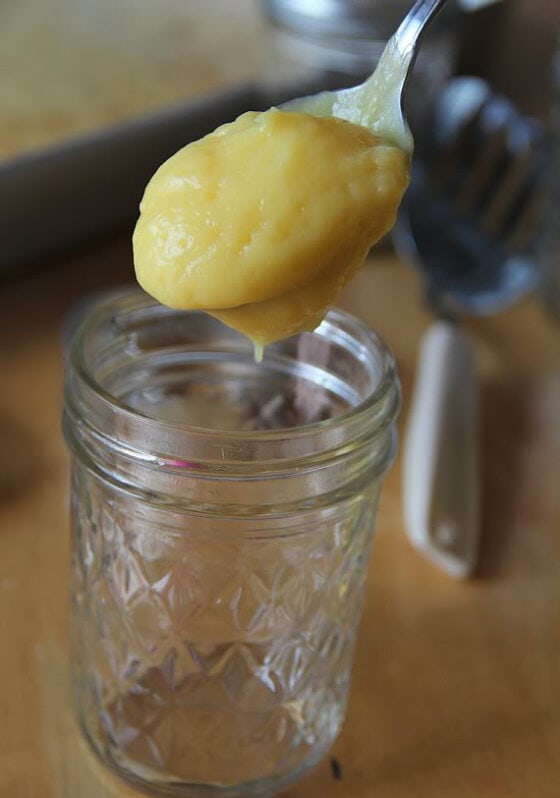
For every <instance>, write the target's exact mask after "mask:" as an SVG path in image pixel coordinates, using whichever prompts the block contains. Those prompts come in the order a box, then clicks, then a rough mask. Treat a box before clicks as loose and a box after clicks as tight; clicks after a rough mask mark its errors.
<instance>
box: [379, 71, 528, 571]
mask: <svg viewBox="0 0 560 798" xmlns="http://www.w3.org/2000/svg"><path fill="white" fill-rule="evenodd" d="M432 130H433V134H432V136H431V138H430V140H429V141H428V142H426V143H425V146H424V152H423V153H420V156H421V157H420V158H419V159H418V161H417V162H416V163H415V166H414V169H413V177H412V182H411V187H410V189H409V192H408V195H407V196H406V198H405V200H404V203H403V206H402V209H401V213H400V216H399V220H398V223H397V225H396V227H395V231H394V241H395V245H396V248H397V250H398V251H399V252H400V253H402V254H403V255H404V256H405V257H407V258H409V259H411V260H412V261H413V262H414V263H415V264H416V265H417V266H418V268H419V269H420V271H421V272H422V275H423V277H424V280H425V286H426V294H427V298H428V301H429V303H430V305H431V307H432V308H433V310H434V312H435V313H436V315H438V316H439V317H440V321H438V322H437V323H436V324H435V325H434V326H433V327H432V328H431V329H430V330H429V331H428V333H427V335H426V337H425V338H424V340H423V342H422V345H421V354H420V360H419V364H418V373H417V383H416V387H415V391H414V396H413V401H412V409H411V415H410V419H409V425H408V430H407V435H406V438H405V447H404V486H403V487H404V513H405V522H406V527H407V532H408V535H409V537H410V539H411V541H412V543H413V544H414V545H415V546H416V547H417V548H418V549H420V550H421V551H422V552H423V553H424V554H425V555H426V556H427V557H428V558H430V559H431V560H433V561H434V562H436V563H437V564H438V565H439V566H440V567H442V568H443V569H444V570H446V571H447V572H448V573H450V574H452V575H454V576H457V577H464V576H467V575H469V574H470V573H472V571H473V570H474V568H475V566H476V562H477V555H478V538H479V478H478V468H477V404H478V400H477V393H478V391H477V385H476V372H475V364H474V357H473V353H472V351H471V347H470V344H469V342H468V340H467V338H466V337H465V336H464V335H463V334H462V333H461V332H460V330H459V328H458V326H457V324H456V321H455V320H456V318H457V317H458V316H459V315H460V314H471V315H477V314H480V315H482V314H487V313H493V312H497V311H499V310H501V309H503V308H505V307H507V306H508V305H510V304H512V303H513V302H515V301H516V300H518V299H519V298H520V297H521V296H523V295H524V294H525V293H527V292H528V291H530V290H532V289H533V288H534V287H535V283H536V278H535V265H534V243H535V242H534V234H535V230H536V224H535V223H536V218H537V207H538V193H539V192H538V185H539V171H540V170H539V157H538V153H539V129H538V127H537V126H536V125H535V123H534V122H532V121H531V120H528V119H526V118H524V117H522V116H521V115H520V114H519V113H518V112H517V110H516V109H515V108H514V107H513V105H512V104H511V103H509V102H508V101H507V100H506V99H505V98H503V97H500V96H497V95H495V94H493V93H492V92H491V91H490V88H489V87H488V85H487V84H486V83H484V82H483V81H481V80H479V79H476V78H459V79H456V80H454V81H451V82H450V84H449V86H448V88H447V89H446V91H445V92H444V93H443V95H442V97H441V99H440V102H439V103H438V106H437V108H436V110H435V116H434V125H433V128H432Z"/></svg>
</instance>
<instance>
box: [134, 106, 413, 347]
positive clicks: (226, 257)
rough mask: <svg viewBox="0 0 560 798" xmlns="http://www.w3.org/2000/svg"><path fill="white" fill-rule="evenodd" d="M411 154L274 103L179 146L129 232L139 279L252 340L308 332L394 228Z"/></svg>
mask: <svg viewBox="0 0 560 798" xmlns="http://www.w3.org/2000/svg"><path fill="white" fill-rule="evenodd" d="M409 170H410V156H409V154H408V153H406V152H405V151H404V150H403V149H400V148H399V147H397V146H395V145H393V144H390V143H388V142H387V141H384V140H382V139H381V138H379V137H378V136H376V135H375V134H373V133H371V132H370V131H369V130H368V129H366V128H365V127H362V126H361V125H357V124H354V123H352V122H347V121H345V120H343V119H339V118H336V117H333V116H313V115H310V114H306V113H299V112H292V111H282V110H279V109H276V108H272V109H270V110H268V111H265V112H263V113H256V112H255V113H253V112H249V113H245V114H243V115H242V116H240V117H239V118H238V119H236V120H235V121H234V122H231V123H229V124H227V125H223V126H222V127H220V128H218V129H217V130H216V131H214V132H213V133H211V134H209V135H208V136H205V137H204V138H202V139H200V140H199V141H196V142H194V143H192V144H189V145H188V146H186V147H184V148H183V149H182V150H179V152H177V153H176V154H175V155H173V156H172V157H171V158H170V159H169V160H168V161H166V162H165V163H164V164H163V165H162V166H161V167H160V168H159V169H158V170H157V172H156V173H155V175H154V176H153V177H152V179H151V180H150V182H149V184H148V186H147V188H146V191H145V194H144V197H143V199H142V202H141V205H140V218H139V220H138V222H137V225H136V229H135V231H134V237H133V245H134V262H135V269H136V276H137V279H138V282H139V283H140V285H141V286H142V287H143V288H144V289H145V290H146V291H147V292H148V293H149V294H151V295H152V296H153V297H154V298H155V299H157V300H159V301H160V302H161V303H162V304H164V305H167V306H169V307H173V308H182V309H185V310H186V309H189V310H192V309H201V310H205V311H207V312H208V313H211V314H212V315H213V316H216V317H217V318H218V319H221V320H222V321H223V322H225V323H226V324H228V325H230V326H231V327H234V328H235V329H237V330H239V331H240V332H242V333H244V334H245V335H247V336H248V337H249V338H251V339H252V340H253V342H254V343H255V344H256V346H257V348H258V347H262V346H264V345H266V344H269V343H271V342H273V341H276V340H279V339H281V338H285V337H287V336H289V335H292V334H294V333H297V332H300V331H302V330H312V329H314V328H315V327H316V326H317V325H318V324H319V323H320V321H321V319H322V318H323V316H324V315H325V313H326V312H327V310H328V308H329V307H330V306H331V305H332V304H333V303H334V302H335V301H336V299H337V297H338V295H339V294H340V292H341V290H342V288H343V287H344V285H345V284H346V283H347V282H348V280H349V279H350V278H351V276H352V274H353V273H354V271H355V270H356V269H357V268H358V267H359V266H361V265H362V263H363V262H364V260H365V258H366V256H367V253H368V251H369V249H370V248H371V247H372V245H373V244H375V243H376V242H377V241H378V240H379V239H380V238H381V237H382V236H383V235H384V234H385V233H387V232H388V231H389V230H390V229H391V227H392V226H393V224H394V221H395V216H396V213H397V208H398V205H399V203H400V200H401V198H402V195H403V193H404V191H405V189H406V187H407V185H408V181H409Z"/></svg>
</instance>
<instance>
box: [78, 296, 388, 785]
mask: <svg viewBox="0 0 560 798" xmlns="http://www.w3.org/2000/svg"><path fill="white" fill-rule="evenodd" d="M398 404H399V386H398V380H397V378H396V374H395V366H394V362H393V359H392V357H391V355H390V354H389V352H388V351H387V350H386V349H385V347H384V346H383V344H382V343H381V342H380V341H379V339H378V338H377V337H376V336H375V335H374V334H373V333H372V332H371V331H369V330H368V329H367V328H366V327H365V326H364V325H363V324H361V323H360V322H359V321H358V320H356V319H354V318H352V317H351V316H349V315H348V314H345V313H342V312H340V311H336V310H334V311H331V312H330V313H329V314H328V316H327V318H326V320H325V321H324V322H323V323H322V324H321V325H320V327H319V328H318V329H317V330H316V331H315V332H314V333H304V334H302V335H299V336H295V337H293V338H291V339H288V340H286V341H282V342H280V343H278V344H274V345H272V346H270V347H267V350H266V356H265V358H264V360H263V362H262V363H260V364H257V363H255V360H254V358H253V351H252V347H251V345H250V343H249V341H248V340H247V339H245V338H243V337H242V336H240V335H239V334H237V333H235V332H233V331H232V330H230V329H228V328H226V327H224V326H223V325H221V324H219V323H218V322H217V321H216V320H215V319H212V318H211V317H210V316H207V315H206V314H202V313H184V312H179V311H173V310H170V309H168V308H164V307H162V306H161V305H158V304H157V303H155V302H154V301H153V300H151V299H149V298H147V297H146V295H144V294H142V293H141V292H139V291H137V292H133V293H131V294H129V295H126V294H125V295H120V296H119V297H117V298H112V299H107V298H105V299H104V300H103V301H102V302H101V303H100V304H98V305H97V306H96V307H94V309H93V310H91V311H90V313H89V315H88V317H87V318H86V320H85V322H84V323H83V324H82V325H81V326H80V328H79V330H78V332H77V334H76V335H75V336H74V340H73V343H72V346H71V349H70V353H69V358H68V363H67V383H66V400H65V409H64V431H65V435H66V439H67V441H68V444H69V446H70V449H71V451H72V455H73V457H72V516H73V553H72V607H73V613H72V615H73V621H72V623H73V635H72V666H73V676H74V686H75V693H76V701H77V707H78V713H79V718H80V722H81V726H82V729H83V731H84V733H85V735H86V737H87V739H88V740H89V742H90V744H91V745H92V747H93V748H94V750H95V751H96V752H97V754H98V755H99V757H100V758H101V759H102V760H103V761H104V762H106V763H107V764H108V765H109V766H110V767H112V768H113V769H114V770H116V771H117V772H118V773H120V774H121V775H122V776H124V777H125V778H126V779H128V780H129V781H131V782H133V783H134V784H136V785H138V786H140V787H143V788H145V789H147V790H149V791H151V792H153V793H155V794H156V795H177V796H187V795H188V796H191V797H192V796H197V795H200V796H206V798H209V796H213V795H216V796H218V795H219V796H222V797H223V798H225V797H226V796H227V797H228V798H233V797H234V796H236V797H238V798H247V796H252V795H255V796H256V795H267V796H271V795H275V794H276V793H277V792H278V791H280V790H281V789H282V788H283V787H284V786H285V785H286V784H288V783H291V782H292V781H294V780H296V779H297V778H299V777H300V776H301V775H303V774H304V773H305V772H306V771H307V770H308V769H309V768H310V767H312V766H313V765H314V764H315V763H316V762H317V761H318V760H319V759H320V758H321V757H322V756H323V755H324V754H325V753H326V751H327V750H328V748H329V747H330V746H331V744H332V742H333V740H334V738H335V737H336V735H337V734H338V731H339V728H340V725H341V723H342V720H343V718H344V712H345V705H346V695H347V691H348V684H349V678H350V669H351V664H352V655H353V647H354V641H355V637H356V632H357V628H358V622H359V619H360V615H361V607H362V601H363V595H364V584H365V578H366V572H367V564H368V559H369V554H370V551H371V545H372V540H373V522H374V517H375V510H376V506H377V499H378V496H379V491H380V488H381V484H382V481H383V476H384V474H385V472H386V470H387V468H388V466H389V465H390V463H391V461H392V459H393V455H394V450H395V423H394V421H395V414H396V412H397V408H398Z"/></svg>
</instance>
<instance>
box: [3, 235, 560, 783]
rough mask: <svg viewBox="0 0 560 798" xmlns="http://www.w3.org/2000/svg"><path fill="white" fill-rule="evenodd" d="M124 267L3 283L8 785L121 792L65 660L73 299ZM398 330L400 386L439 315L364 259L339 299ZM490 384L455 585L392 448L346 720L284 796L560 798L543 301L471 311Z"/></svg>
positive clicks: (387, 270)
mask: <svg viewBox="0 0 560 798" xmlns="http://www.w3.org/2000/svg"><path fill="white" fill-rule="evenodd" d="M131 277H132V272H131V266H130V253H129V244H128V239H126V238H123V239H122V240H120V241H116V242H114V243H112V244H108V245H106V246H103V247H100V248H98V249H97V250H96V251H94V250H92V251H90V252H88V253H87V254H83V255H76V256H75V257H73V258H67V259H66V260H65V261H64V262H62V261H61V262H60V263H59V264H58V265H55V267H53V268H52V269H51V270H50V271H48V272H44V273H43V274H37V275H35V276H29V277H28V278H27V279H25V280H21V281H20V282H18V283H14V284H12V285H9V286H4V287H3V289H2V293H1V295H0V318H1V319H2V336H1V337H0V358H1V361H0V362H1V363H2V380H1V383H0V635H1V637H0V639H1V640H2V648H1V652H0V728H1V729H2V733H1V734H0V796H2V797H4V796H6V798H38V796H41V798H125V797H126V798H132V797H133V796H134V795H136V793H134V792H133V791H131V790H130V789H128V788H127V787H125V786H123V785H122V784H121V783H120V782H119V781H117V780H116V779H114V778H113V777H112V776H111V775H110V774H108V773H107V772H106V771H105V770H104V769H103V768H102V767H100V766H99V765H98V764H97V762H96V761H95V760H94V758H93V756H92V755H91V754H90V753H89V752H88V751H87V750H86V748H85V745H84V744H83V743H82V741H81V739H80V736H79V733H78V731H77V729H76V727H75V725H74V722H73V719H72V715H71V711H70V701H69V686H68V673H67V668H68V666H67V657H66V623H67V568H68V554H69V530H68V521H67V481H68V480H67V478H68V460H67V456H66V452H65V448H64V444H63V442H62V440H61V435H60V431H59V417H60V409H61V385H62V359H61V349H60V328H61V323H62V318H63V316H64V314H65V312H66V311H67V310H68V309H69V308H70V307H71V305H72V304H73V302H74V301H75V300H76V299H78V298H79V297H81V296H83V295H84V294H86V293H87V292H88V291H91V290H94V289H96V288H99V287H105V286H107V285H109V284H114V283H122V282H124V281H128V280H130V279H131ZM343 304H344V305H345V306H346V307H347V308H348V309H350V310H352V311H353V312H355V313H356V314H358V315H359V316H361V317H362V318H364V319H365V320H367V321H368V322H369V323H370V324H371V325H372V326H374V327H375V328H376V329H377V330H378V331H379V332H380V333H381V334H382V335H383V336H384V337H385V338H386V340H387V341H388V342H389V343H390V345H391V346H392V348H393V350H394V352H395V354H396V357H397V360H398V364H399V369H400V374H401V378H402V382H403V388H404V407H403V412H402V414H401V427H402V424H403V423H404V420H405V418H406V413H407V406H408V399H409V396H410V388H411V382H412V379H413V376H414V368H415V357H416V347H417V344H418V339H419V337H420V335H421V333H422V331H423V330H424V329H425V328H426V326H427V324H428V323H429V321H430V317H429V315H428V314H427V313H426V311H425V310H424V309H423V308H422V304H421V294H420V290H419V286H418V284H417V281H416V278H415V276H414V274H413V273H412V272H411V271H410V270H409V269H407V268H406V267H405V266H403V265H400V264H398V263H397V262H396V261H395V260H394V259H393V258H392V257H386V258H383V259H377V260H375V261H374V262H373V263H372V264H369V265H367V266H366V267H365V268H364V269H363V270H362V271H361V272H360V273H359V274H358V275H357V277H356V279H355V281H354V282H353V283H352V285H351V286H350V287H349V289H348V291H347V293H346V295H345V298H344V303H343ZM466 329H467V330H468V333H469V335H470V336H471V338H472V340H473V341H474V344H475V346H476V351H477V359H478V368H479V373H480V376H481V382H482V394H483V398H482V403H483V423H482V431H481V434H482V453H483V491H484V502H483V547H482V558H481V564H480V568H479V572H478V574H477V577H476V578H475V579H474V580H472V581H469V582H466V583H456V582H453V581H451V580H449V579H448V578H446V577H445V576H444V575H443V574H441V573H439V572H438V571H436V570H434V568H433V567H432V566H430V565H429V564H428V563H426V562H424V561H423V560H422V559H421V558H420V557H419V555H418V554H417V553H416V552H415V551H413V550H412V549H411V547H410V546H409V544H408V543H407V540H406V538H405V536H404V532H403V526H402V515H401V474H400V463H399V461H397V464H396V466H395V468H394V469H393V470H392V472H391V474H390V475H389V477H388V479H387V482H386V485H385V488H384V494H383V498H382V502H381V508H380V513H379V524H378V533H377V540H376V546H375V551H374V557H373V561H372V563H371V569H370V575H369V582H368V589H367V598H366V604H365V612H364V617H363V623H362V628H361V634H360V637H359V643H358V646H357V651H356V659H355V667H354V672H353V673H354V675H353V684H352V691H351V696H350V704H349V708H348V716H347V721H346V723H345V725H344V728H343V730H342V733H341V735H340V737H339V739H338V741H337V742H336V744H335V746H334V749H333V756H335V757H336V758H337V760H338V762H339V763H340V768H341V773H340V774H339V775H340V776H341V778H340V779H335V778H334V776H333V771H332V768H331V766H330V765H329V762H328V761H325V762H324V763H322V764H321V765H320V766H319V767H318V768H317V770H316V771H315V772H314V773H313V774H312V775H311V776H309V777H308V778H306V779H305V780H304V781H302V782H301V783H300V784H299V785H298V786H296V787H295V788H293V789H292V790H290V791H288V793H286V795H287V798H304V797H305V796H321V798H374V797H375V798H428V796H429V798H449V796H451V795H452V796H453V797H454V798H473V797H474V796H476V798H558V795H559V794H560V792H559V790H560V788H559V786H558V773H559V770H558V767H559V765H558V763H559V761H560V713H559V712H558V706H559V702H560V666H559V663H560V536H559V535H558V530H559V529H560V465H559V463H560V420H559V418H560V417H559V413H558V408H559V407H560V327H558V326H554V324H553V323H552V322H551V321H550V320H548V319H547V318H546V317H545V316H544V315H543V313H542V312H541V310H540V308H539V306H538V305H537V303H536V301H534V300H528V301H526V302H524V303H523V304H521V305H519V306H518V307H517V308H515V309H514V310H512V311H510V312H508V313H506V314H503V315H501V316H499V317H494V318H491V319H487V320H482V321H477V322H473V323H472V324H469V325H468V327H466Z"/></svg>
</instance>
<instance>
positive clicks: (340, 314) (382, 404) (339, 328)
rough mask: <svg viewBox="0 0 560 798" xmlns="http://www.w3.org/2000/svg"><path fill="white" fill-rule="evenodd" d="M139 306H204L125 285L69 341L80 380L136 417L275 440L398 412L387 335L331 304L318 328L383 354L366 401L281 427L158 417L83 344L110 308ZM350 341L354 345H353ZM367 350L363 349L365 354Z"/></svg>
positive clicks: (207, 431) (154, 308) (159, 423)
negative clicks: (103, 376)
mask: <svg viewBox="0 0 560 798" xmlns="http://www.w3.org/2000/svg"><path fill="white" fill-rule="evenodd" d="M135 310H150V311H155V312H157V313H163V314H165V315H167V314H189V315H192V314H196V315H200V314H201V313H202V311H177V310H173V309H171V308H167V307H165V306H163V305H160V304H159V303H158V302H156V301H155V300H154V299H152V298H151V297H149V296H148V295H147V294H145V293H144V292H143V291H140V290H139V289H132V290H130V291H129V290H120V291H116V292H114V294H113V295H112V296H111V297H107V296H106V297H105V298H104V300H100V301H98V302H96V303H95V306H94V307H93V308H92V309H91V310H90V312H89V313H87V315H86V316H85V318H83V319H82V321H81V323H80V324H79V326H78V328H77V330H76V332H75V334H74V336H73V338H72V341H71V344H70V353H69V360H70V367H71V368H72V369H73V370H74V371H75V372H76V374H77V375H78V376H79V378H80V380H81V381H83V383H84V384H85V386H86V387H87V388H88V389H89V390H90V391H91V392H93V393H94V394H95V395H96V396H97V397H98V398H100V399H101V400H102V401H104V402H105V403H106V404H107V405H109V406H112V407H114V408H115V409H117V410H118V411H119V412H120V413H123V414H126V415H129V416H130V417H132V418H139V419H141V420H142V422H143V423H147V424H148V425H150V424H154V425H157V426H158V427H159V428H160V429H161V428H163V427H166V428H169V430H175V431H182V432H192V433H194V434H204V435H205V436H213V435H215V436H219V437H220V438H221V439H224V438H225V439H228V440H233V439H240V440H243V441H250V440H254V439H259V440H265V439H267V440H271V441H273V440H275V439H283V438H285V437H286V435H290V436H294V437H298V436H307V435H309V434H310V433H313V432H315V431H318V432H319V431H324V430H325V429H327V428H329V427H332V426H339V425H341V424H344V423H345V422H347V421H348V420H350V419H355V418H358V417H362V416H365V415H371V414H376V415H380V416H381V417H380V418H379V420H380V421H381V420H382V417H384V416H385V415H387V413H388V414H389V415H390V416H391V420H392V418H393V417H394V415H395V414H396V410H397V409H398V408H396V407H394V406H391V405H392V404H393V403H389V406H386V404H387V396H388V394H389V393H391V391H392V390H393V389H394V387H395V382H396V381H397V376H396V364H395V360H394V357H393V355H392V352H391V350H390V349H389V347H388V346H387V344H386V343H385V342H384V341H383V339H382V338H381V337H380V336H379V335H378V334H377V333H376V332H374V331H373V330H372V329H371V328H370V327H369V326H368V325H367V324H366V323H365V322H363V321H361V320H360V319H358V318H357V317H356V316H354V315H353V314H351V313H349V312H348V311H345V310H341V309H340V308H337V307H334V308H331V309H330V310H329V311H328V313H327V315H326V316H325V318H324V320H323V321H322V323H321V324H320V325H319V326H318V327H317V328H316V329H315V331H314V333H313V334H318V335H321V336H322V337H327V338H328V336H329V334H331V335H332V334H333V333H334V334H337V333H338V334H339V335H340V334H342V335H344V336H345V338H346V343H347V344H350V342H351V341H352V344H353V346H354V349H355V350H358V349H365V346H366V345H368V347H369V349H370V350H372V351H375V353H376V354H377V355H378V357H379V358H380V360H381V369H380V378H379V380H378V383H377V385H376V387H375V389H374V390H373V391H372V392H371V393H370V394H369V395H368V396H367V397H366V398H365V399H363V400H362V401H360V402H359V403H357V404H356V405H355V406H353V407H351V408H349V409H348V410H345V411H343V412H342V413H340V414H338V415H335V416H333V417H331V418H327V419H322V420H318V421H313V422H310V423H306V424H302V425H298V426H293V427H282V428H277V429H276V428H275V429H267V430H234V431H232V430H228V429H221V428H219V427H204V426H197V425H193V424H186V423H179V422H176V421H169V420H165V419H158V418H156V417H154V416H151V415H148V414H147V413H144V412H142V411H140V410H138V409H136V408H133V407H131V406H130V405H128V404H127V403H126V402H124V401H122V400H121V399H119V397H117V396H114V395H113V394H112V393H111V392H110V391H108V390H107V389H106V388H105V387H104V386H103V385H102V384H101V382H100V381H99V380H98V379H96V377H95V376H94V375H93V374H92V372H91V369H90V368H89V367H88V364H87V361H86V357H85V353H84V349H85V345H86V343H87V338H88V336H89V335H91V334H92V332H94V331H95V329H96V328H98V326H99V325H100V323H103V321H106V320H107V317H108V315H109V312H112V311H121V312H122V311H124V312H131V311H135ZM352 344H351V345H352ZM364 356H365V354H364V353H363V352H362V353H361V358H363V357H364ZM376 409H378V410H379V409H382V410H386V411H387V413H386V412H382V413H379V414H377V413H375V411H376Z"/></svg>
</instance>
